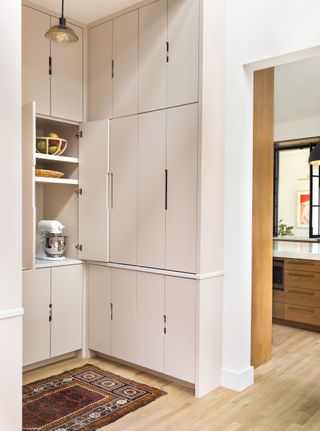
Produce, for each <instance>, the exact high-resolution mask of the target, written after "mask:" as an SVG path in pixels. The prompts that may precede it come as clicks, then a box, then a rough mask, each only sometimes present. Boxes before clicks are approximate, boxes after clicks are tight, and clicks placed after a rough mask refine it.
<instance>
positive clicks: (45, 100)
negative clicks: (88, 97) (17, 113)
mask: <svg viewBox="0 0 320 431" xmlns="http://www.w3.org/2000/svg"><path fill="white" fill-rule="evenodd" d="M55 24H58V19H57V18H55V17H52V16H50V15H48V14H46V13H44V12H40V11H37V10H35V9H34V8H31V7H29V6H25V5H23V6H22V36H23V37H22V53H23V57H22V87H23V96H22V100H23V104H27V103H30V102H33V101H35V102H36V104H37V114H41V115H46V116H52V117H56V118H63V119H65V120H71V121H79V122H80V121H82V120H83V85H84V82H83V30H82V28H81V27H79V26H75V25H73V24H70V23H69V22H68V25H69V26H70V27H72V28H73V30H74V31H75V32H76V34H77V36H78V37H79V41H78V42H77V43H72V44H59V43H57V42H50V41H49V40H48V39H46V37H45V36H44V35H45V33H46V32H47V30H48V29H49V28H50V26H52V25H55ZM49 62H51V66H50V65H49Z"/></svg>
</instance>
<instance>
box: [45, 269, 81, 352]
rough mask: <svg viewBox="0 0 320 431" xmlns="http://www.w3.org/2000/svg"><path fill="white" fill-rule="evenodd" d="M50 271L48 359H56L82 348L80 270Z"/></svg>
mask: <svg viewBox="0 0 320 431" xmlns="http://www.w3.org/2000/svg"><path fill="white" fill-rule="evenodd" d="M51 271H52V272H51V303H52V322H51V357H55V356H59V355H63V354H65V353H69V352H73V351H75V350H79V349H81V348H82V266H81V265H73V266H62V267H58V268H52V269H51Z"/></svg>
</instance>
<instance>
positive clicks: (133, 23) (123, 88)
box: [113, 10, 139, 118]
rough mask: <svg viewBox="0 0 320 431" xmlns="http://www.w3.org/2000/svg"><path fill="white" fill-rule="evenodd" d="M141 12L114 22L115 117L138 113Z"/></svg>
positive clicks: (122, 16)
mask: <svg viewBox="0 0 320 431" xmlns="http://www.w3.org/2000/svg"><path fill="white" fill-rule="evenodd" d="M138 26H139V14H138V10H135V11H133V12H130V13H127V14H125V15H121V16H120V17H118V18H116V19H114V21H113V117H114V118H115V117H120V116H125V115H130V114H136V113H137V112H138V52H139V42H138Z"/></svg>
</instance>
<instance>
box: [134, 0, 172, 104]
mask: <svg viewBox="0 0 320 431" xmlns="http://www.w3.org/2000/svg"><path fill="white" fill-rule="evenodd" d="M166 42H167V0H158V1H156V2H154V3H151V4H150V5H148V6H145V7H142V8H140V9H139V112H146V111H153V110H155V109H160V108H165V107H166V73H167V51H166Z"/></svg>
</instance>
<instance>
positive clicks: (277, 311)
mask: <svg viewBox="0 0 320 431" xmlns="http://www.w3.org/2000/svg"><path fill="white" fill-rule="evenodd" d="M272 317H274V318H276V319H284V303H283V302H275V301H273V303H272Z"/></svg>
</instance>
